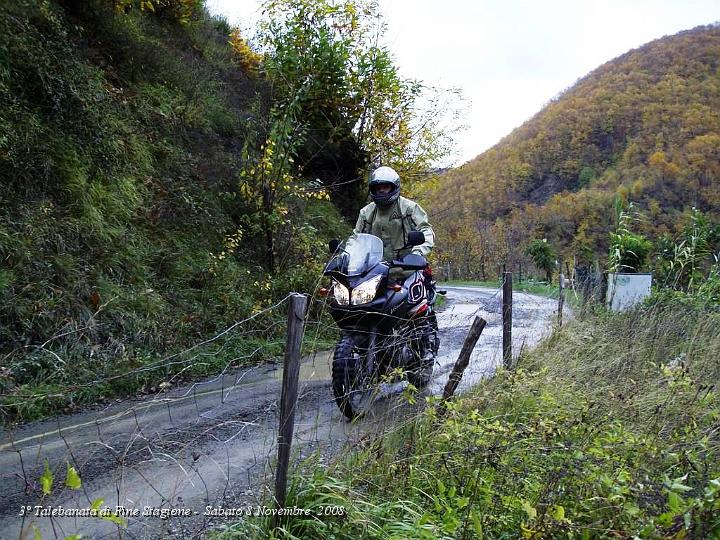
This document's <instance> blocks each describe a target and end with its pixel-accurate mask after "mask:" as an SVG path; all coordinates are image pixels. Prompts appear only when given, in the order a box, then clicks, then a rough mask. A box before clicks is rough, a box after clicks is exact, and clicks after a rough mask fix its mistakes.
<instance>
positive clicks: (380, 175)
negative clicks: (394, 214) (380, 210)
mask: <svg viewBox="0 0 720 540" xmlns="http://www.w3.org/2000/svg"><path fill="white" fill-rule="evenodd" d="M380 184H390V185H391V186H392V190H390V192H389V193H385V194H382V195H381V194H379V193H375V188H376V187H377V186H379V185H380ZM369 188H370V196H371V197H372V200H373V202H374V203H375V204H377V205H378V206H390V205H391V204H393V203H394V202H395V201H397V199H398V197H399V196H400V175H399V174H398V173H396V172H395V169H393V168H391V167H378V168H377V169H375V170H374V171H373V173H372V174H371V175H370V185H369Z"/></svg>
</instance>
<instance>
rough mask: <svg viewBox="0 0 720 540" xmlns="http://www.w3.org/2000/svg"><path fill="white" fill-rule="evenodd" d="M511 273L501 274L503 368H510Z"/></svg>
mask: <svg viewBox="0 0 720 540" xmlns="http://www.w3.org/2000/svg"><path fill="white" fill-rule="evenodd" d="M512 294H513V287H512V272H503V299H502V300H503V310H502V316H503V367H504V368H505V369H510V368H511V367H512Z"/></svg>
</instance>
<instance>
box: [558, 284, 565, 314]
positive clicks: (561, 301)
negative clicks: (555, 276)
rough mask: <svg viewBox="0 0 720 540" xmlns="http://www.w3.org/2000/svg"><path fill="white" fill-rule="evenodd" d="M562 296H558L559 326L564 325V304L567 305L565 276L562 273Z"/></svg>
mask: <svg viewBox="0 0 720 540" xmlns="http://www.w3.org/2000/svg"><path fill="white" fill-rule="evenodd" d="M559 285H560V296H559V298H558V326H562V319H563V306H564V305H565V276H564V275H563V274H562V272H561V273H560V283H559Z"/></svg>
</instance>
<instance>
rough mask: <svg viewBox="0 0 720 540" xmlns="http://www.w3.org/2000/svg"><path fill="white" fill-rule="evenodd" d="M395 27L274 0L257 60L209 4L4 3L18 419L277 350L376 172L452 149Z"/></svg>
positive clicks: (2, 239) (1, 391)
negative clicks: (401, 62)
mask: <svg viewBox="0 0 720 540" xmlns="http://www.w3.org/2000/svg"><path fill="white" fill-rule="evenodd" d="M383 28H384V27H383V25H382V22H381V14H380V12H379V8H378V6H377V4H376V3H374V2H372V0H342V1H340V2H335V1H334V0H332V1H331V0H317V1H313V2H310V3H298V2H294V1H292V0H279V1H276V0H273V1H272V2H270V1H268V2H267V3H266V5H265V9H264V19H263V21H261V22H260V23H259V24H258V26H257V33H256V37H255V39H254V42H253V46H252V47H251V45H250V42H249V41H248V40H247V38H246V37H244V36H243V35H242V34H241V32H240V31H239V30H238V29H237V28H232V27H230V26H229V24H228V23H227V21H225V20H224V19H222V18H217V17H212V16H210V15H209V14H208V12H207V10H206V9H205V6H204V3H203V1H202V0H83V1H80V0H18V1H14V2H3V3H1V4H0V182H1V186H2V190H1V191H0V260H1V261H2V263H1V264H2V266H0V359H1V360H0V417H1V418H2V421H3V422H6V421H10V422H14V421H17V420H27V419H31V418H36V417H38V416H42V415H46V414H49V413H52V412H57V411H61V410H62V411H66V412H70V411H72V410H74V409H75V408H77V407H79V406H81V405H83V404H87V403H94V402H96V401H98V400H103V399H108V398H110V397H118V396H127V395H132V394H135V393H138V392H139V393H143V392H148V391H153V389H155V391H157V388H158V387H160V388H161V389H163V388H167V386H168V385H172V384H175V383H177V382H181V381H182V380H184V379H190V378H193V377H197V376H202V375H207V374H210V373H217V372H218V371H221V370H224V369H227V368H228V367H232V366H236V365H238V364H241V363H247V362H256V361H259V360H261V359H263V358H267V357H268V356H273V355H275V354H277V352H278V350H279V348H280V347H281V340H280V339H275V338H279V337H280V336H281V335H282V334H283V331H284V327H283V325H282V321H284V320H285V317H284V315H282V314H279V313H277V312H273V313H270V310H269V309H268V308H269V306H273V305H277V304H279V303H280V301H282V299H284V298H286V297H287V295H288V293H289V292H290V291H313V290H314V289H315V287H316V285H317V281H318V278H319V276H320V275H321V269H322V265H323V263H324V262H325V259H326V256H327V242H328V240H329V239H331V238H340V237H344V236H345V235H346V234H347V233H348V232H349V230H350V226H349V224H348V222H346V221H344V220H343V217H345V218H351V219H349V220H348V221H349V223H354V220H355V216H356V215H357V211H358V209H359V208H360V206H362V204H363V201H364V198H365V196H366V189H367V188H366V184H365V181H364V178H365V177H366V176H365V175H366V172H367V168H368V167H369V164H370V162H371V161H373V160H377V161H381V162H383V163H391V164H393V165H394V166H395V167H396V168H398V170H400V171H401V172H402V174H403V175H404V177H405V178H409V177H412V176H413V175H415V176H418V175H419V174H421V173H423V172H424V171H425V170H427V166H428V165H427V164H428V163H430V162H432V161H433V160H435V159H438V158H439V156H442V155H444V154H443V153H444V152H446V151H447V150H448V148H447V146H446V143H447V140H448V137H445V136H444V134H443V133H442V131H441V130H442V128H441V124H440V123H439V120H438V118H439V117H440V116H439V115H435V114H434V112H433V111H425V110H424V109H423V107H422V106H420V104H419V103H420V99H421V96H422V90H421V84H420V83H419V82H418V81H414V80H408V79H404V78H403V77H401V76H400V75H399V72H398V69H397V67H396V66H395V64H394V62H393V60H392V55H391V53H390V51H389V50H388V49H387V48H385V47H384V46H382V45H380V44H379V43H380V35H381V33H382V31H383ZM388 103H393V104H396V106H393V107H389V106H387V104H388ZM423 115H424V116H423ZM418 141H422V144H421V145H420V144H419V142H418ZM314 307H317V306H314ZM239 321H249V322H248V323H247V325H245V326H244V327H243V331H242V332H238V331H235V332H229V331H228V332H223V330H225V329H228V328H237V324H235V323H238V322H239ZM333 331H334V330H333V329H332V328H330V327H328V328H323V329H322V331H321V329H318V335H317V336H315V337H316V338H318V337H319V338H322V337H323V336H329V335H330V334H332V332H333ZM214 336H222V340H220V341H222V343H220V342H219V341H218V342H216V341H215V339H214ZM198 343H203V344H207V347H205V348H204V349H203V352H202V356H203V358H202V361H197V360H196V358H195V357H193V356H192V355H191V354H185V353H188V352H189V351H192V350H193V349H194V346H195V345H197V344H198ZM196 352H198V351H196ZM193 354H195V353H193ZM183 355H184V356H183ZM170 358H172V362H170V361H169V360H168V359H170ZM159 385H162V386H159Z"/></svg>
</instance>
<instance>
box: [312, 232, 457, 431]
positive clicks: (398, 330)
mask: <svg viewBox="0 0 720 540" xmlns="http://www.w3.org/2000/svg"><path fill="white" fill-rule="evenodd" d="M424 242H425V236H424V235H423V233H422V232H420V231H411V232H410V233H409V235H408V244H407V245H406V246H405V247H404V248H403V249H405V248H409V247H412V246H418V245H421V244H423V243H424ZM330 249H331V252H332V253H334V256H333V258H332V259H331V260H330V262H329V263H328V264H327V266H326V267H325V270H324V274H325V275H326V276H329V277H330V279H331V284H330V287H328V288H327V289H324V291H325V293H326V294H328V295H329V297H330V298H329V300H330V301H329V309H330V313H331V315H332V317H333V319H334V320H335V322H336V324H337V325H338V327H339V328H340V329H341V331H342V335H341V337H340V340H339V341H338V343H337V345H336V347H335V352H334V355H333V363H332V387H333V394H334V396H335V401H336V403H337V405H338V407H339V408H340V410H341V411H342V413H343V414H344V415H345V416H346V417H347V418H349V419H351V420H352V419H354V418H357V417H359V416H362V415H363V414H365V413H366V412H367V411H368V410H369V409H370V407H371V406H372V404H373V402H374V401H375V398H376V397H377V395H378V393H379V388H380V383H382V382H383V381H386V380H388V377H391V376H392V375H393V374H395V375H397V374H398V373H403V374H404V375H405V376H406V377H407V380H408V381H409V382H410V383H411V384H412V385H414V386H415V387H417V388H423V387H424V386H426V385H427V384H428V383H429V382H430V378H431V377H432V371H433V367H434V363H435V355H436V354H437V351H438V348H439V346H440V340H439V338H438V326H437V320H436V317H435V310H434V306H435V300H436V298H437V295H438V294H445V291H437V290H436V289H435V287H434V282H432V280H431V278H430V271H429V266H428V263H427V260H426V259H425V257H423V256H421V255H417V254H408V255H405V256H404V257H402V258H400V259H396V260H392V261H384V260H382V259H383V243H382V240H381V239H380V238H378V237H377V236H373V235H371V234H361V233H355V234H353V235H352V236H351V237H350V238H349V239H348V240H347V242H345V244H344V245H342V244H339V242H337V241H336V240H335V241H333V242H331V245H330ZM398 273H400V275H401V280H400V281H396V280H394V279H392V276H394V275H397V274H398ZM428 350H429V351H430V352H431V355H430V356H431V358H430V359H428V355H427V354H425V355H424V356H425V357H424V358H423V355H422V353H423V351H424V352H427V351H428Z"/></svg>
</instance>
